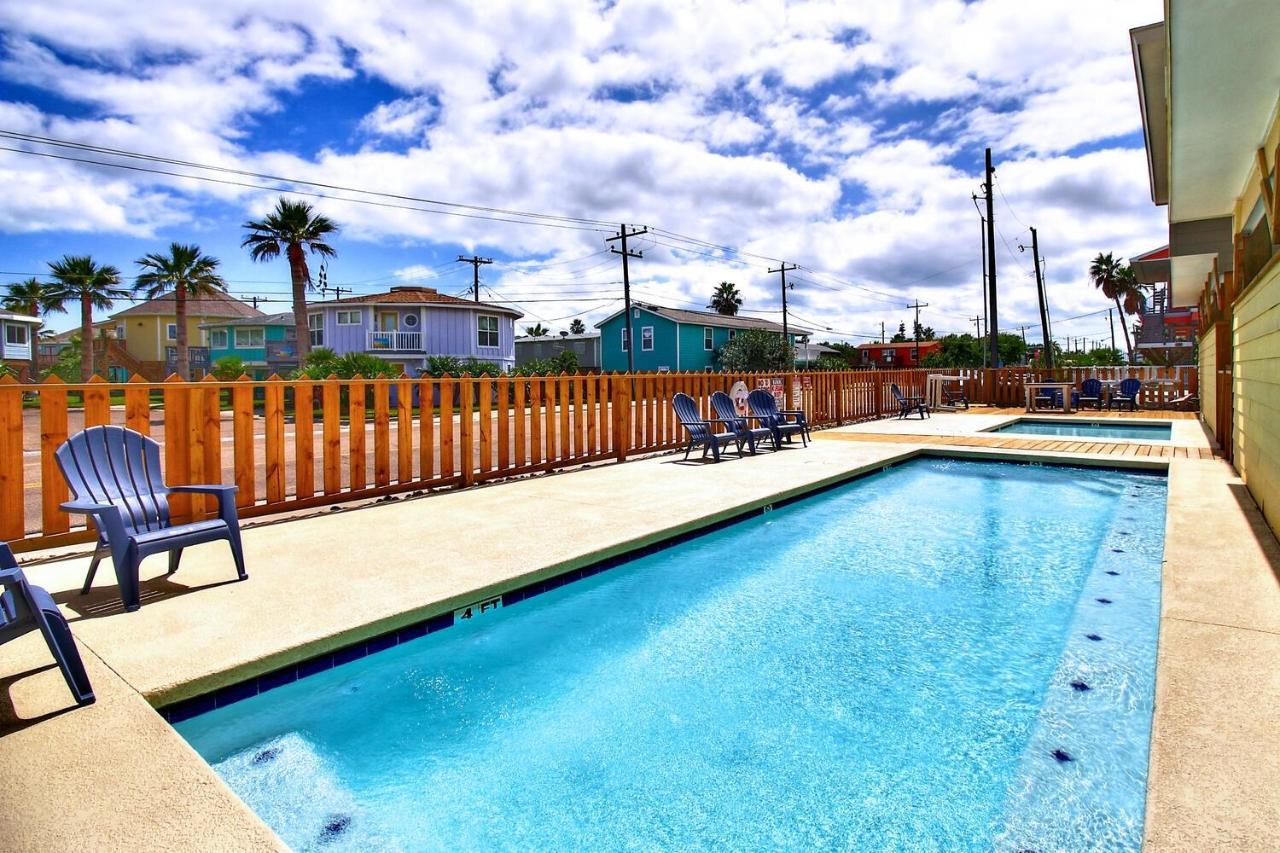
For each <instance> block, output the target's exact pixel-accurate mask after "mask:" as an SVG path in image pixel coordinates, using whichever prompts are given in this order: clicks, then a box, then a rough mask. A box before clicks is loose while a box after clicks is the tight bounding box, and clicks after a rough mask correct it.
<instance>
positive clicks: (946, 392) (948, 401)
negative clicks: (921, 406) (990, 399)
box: [942, 385, 969, 412]
mask: <svg viewBox="0 0 1280 853" xmlns="http://www.w3.org/2000/svg"><path fill="white" fill-rule="evenodd" d="M942 402H943V404H944V405H947V406H952V407H955V406H964V410H965V411H966V412H967V411H969V398H968V397H966V396H965V393H964V389H963V388H948V387H946V386H945V385H944V386H943V388H942Z"/></svg>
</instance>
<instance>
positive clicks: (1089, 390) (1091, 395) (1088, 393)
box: [1076, 379, 1102, 411]
mask: <svg viewBox="0 0 1280 853" xmlns="http://www.w3.org/2000/svg"><path fill="white" fill-rule="evenodd" d="M1076 401H1077V402H1078V403H1079V404H1080V405H1081V406H1084V405H1085V404H1090V405H1092V406H1093V407H1094V408H1095V409H1097V410H1098V411H1102V383H1101V382H1100V381H1098V380H1097V379H1086V380H1085V381H1083V382H1081V383H1080V394H1079V395H1078V396H1077V397H1076Z"/></svg>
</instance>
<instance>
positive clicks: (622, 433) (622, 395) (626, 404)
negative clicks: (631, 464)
mask: <svg viewBox="0 0 1280 853" xmlns="http://www.w3.org/2000/svg"><path fill="white" fill-rule="evenodd" d="M627 384H628V383H627V382H625V381H621V382H620V381H618V380H617V379H614V381H613V436H612V438H613V454H614V458H615V459H617V460H618V461H619V462H626V461H627V438H628V436H629V435H630V434H631V431H630V430H629V429H628V428H627V420H628V418H627V413H628V412H630V411H631V401H630V400H629V399H628V394H627V389H626V386H627Z"/></svg>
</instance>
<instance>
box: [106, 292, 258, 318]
mask: <svg viewBox="0 0 1280 853" xmlns="http://www.w3.org/2000/svg"><path fill="white" fill-rule="evenodd" d="M172 313H174V299H173V294H172V293H167V294H165V295H164V296H159V297H156V298H155V299H148V300H147V301H146V302H139V303H138V304H137V305H134V306H133V307H131V308H126V309H124V310H123V311H117V312H116V313H114V314H112V315H111V317H112V319H115V318H116V317H158V316H163V315H165V314H172ZM187 316H188V317H262V316H263V313H262V312H261V311H259V310H258V309H257V308H254V307H253V306H252V305H249V304H248V303H245V302H241V301H240V300H239V299H236V298H235V297H234V296H232V295H230V294H228V293H214V294H212V295H209V296H188V297H187Z"/></svg>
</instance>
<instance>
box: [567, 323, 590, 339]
mask: <svg viewBox="0 0 1280 853" xmlns="http://www.w3.org/2000/svg"><path fill="white" fill-rule="evenodd" d="M586 333H587V324H586V323H584V322H582V321H581V320H574V321H573V322H572V323H570V324H569V334H571V335H585V334H586Z"/></svg>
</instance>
